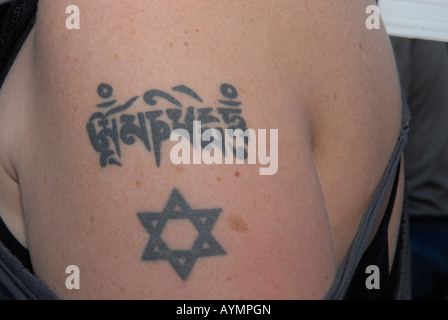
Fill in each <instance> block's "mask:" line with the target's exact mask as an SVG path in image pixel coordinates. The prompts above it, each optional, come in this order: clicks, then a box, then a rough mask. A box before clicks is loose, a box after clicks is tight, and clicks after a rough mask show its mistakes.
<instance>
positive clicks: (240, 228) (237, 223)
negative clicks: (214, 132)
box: [227, 214, 249, 233]
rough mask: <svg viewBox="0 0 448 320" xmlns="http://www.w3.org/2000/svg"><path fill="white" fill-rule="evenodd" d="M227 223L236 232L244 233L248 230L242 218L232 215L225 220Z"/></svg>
mask: <svg viewBox="0 0 448 320" xmlns="http://www.w3.org/2000/svg"><path fill="white" fill-rule="evenodd" d="M227 222H228V223H229V225H230V228H231V229H232V230H234V231H236V232H239V233H244V232H247V231H248V230H249V227H248V225H247V223H246V221H244V219H243V218H241V217H238V216H235V215H233V214H231V215H230V216H229V217H228V218H227Z"/></svg>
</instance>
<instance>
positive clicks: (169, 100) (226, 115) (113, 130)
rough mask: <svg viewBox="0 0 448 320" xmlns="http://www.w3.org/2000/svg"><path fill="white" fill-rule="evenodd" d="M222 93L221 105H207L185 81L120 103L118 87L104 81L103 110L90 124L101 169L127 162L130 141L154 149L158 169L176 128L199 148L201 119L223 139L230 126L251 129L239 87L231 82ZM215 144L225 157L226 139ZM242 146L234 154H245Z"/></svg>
mask: <svg viewBox="0 0 448 320" xmlns="http://www.w3.org/2000/svg"><path fill="white" fill-rule="evenodd" d="M219 91H220V93H221V95H222V98H219V99H218V100H217V103H218V104H219V105H220V106H219V107H217V108H211V107H209V106H207V103H206V102H204V101H203V100H202V99H201V97H200V96H199V95H198V94H197V93H196V92H195V91H194V90H193V89H191V88H189V87H187V86H185V85H179V86H176V87H173V88H171V90H169V91H168V92H166V91H162V90H158V89H151V90H148V91H147V92H145V93H144V94H143V95H142V96H135V97H132V98H130V99H129V100H128V101H127V102H125V103H118V102H117V100H115V99H113V98H112V96H113V87H112V86H111V85H109V84H107V83H102V84H100V85H99V86H98V89H97V92H98V96H99V97H100V98H101V99H102V102H101V103H98V104H97V105H96V107H97V108H98V109H99V111H97V112H95V113H94V114H92V116H91V117H90V119H89V121H88V123H87V125H86V128H87V133H88V136H89V139H90V142H91V144H92V147H93V148H94V150H95V151H96V152H97V153H98V154H99V158H100V159H99V162H100V165H101V167H102V168H104V167H107V166H109V165H116V166H122V164H121V162H120V158H121V155H122V152H123V149H124V145H126V146H131V145H134V144H136V143H137V141H139V143H141V144H142V145H143V146H144V148H145V149H146V150H147V151H148V152H154V154H155V160H156V164H157V167H160V162H161V152H162V146H163V142H164V141H169V138H170V134H171V132H172V131H174V130H176V129H184V130H186V132H188V133H189V137H190V142H191V144H193V146H194V141H193V136H194V134H193V130H194V125H193V123H194V122H195V121H200V123H201V124H202V125H205V126H202V127H201V134H202V133H203V132H205V131H206V130H208V129H215V130H218V131H219V132H220V133H221V137H225V130H226V129H232V130H237V129H241V130H242V131H243V132H244V131H246V129H247V126H246V121H245V119H244V118H243V117H242V108H241V105H242V103H241V102H240V101H238V91H237V89H236V88H235V87H234V86H233V85H231V84H222V85H221V86H220V90H219ZM137 104H144V106H145V107H147V108H148V111H146V112H137V113H135V112H134V113H133V112H132V107H133V106H135V105H137ZM140 110H141V108H140ZM212 142H213V143H214V144H216V145H217V146H218V147H219V148H220V149H221V150H222V152H223V154H224V155H225V153H226V152H228V151H227V150H228V148H226V146H225V139H221V141H219V140H218V139H214V140H213V141H212ZM247 144H248V139H245V140H244V150H243V152H242V153H243V157H244V159H246V158H247V150H246V146H247ZM206 145H207V142H205V141H202V142H201V146H200V147H201V148H202V149H204V148H205V147H206ZM194 147H197V146H194ZM237 149H238V148H236V147H232V149H231V150H230V152H233V155H232V156H235V157H237V155H239V154H241V153H240V151H239V150H237Z"/></svg>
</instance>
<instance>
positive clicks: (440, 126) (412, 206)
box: [391, 37, 448, 218]
mask: <svg viewBox="0 0 448 320" xmlns="http://www.w3.org/2000/svg"><path fill="white" fill-rule="evenodd" d="M391 41H392V45H393V47H394V51H395V56H396V60H397V65H398V70H399V73H400V81H401V85H402V89H403V92H404V93H405V94H406V96H407V102H408V104H409V108H410V110H411V114H412V130H411V132H410V133H409V141H408V145H407V148H406V188H407V190H406V191H407V194H408V197H409V216H410V217H425V216H431V217H447V218H448V125H447V124H446V122H447V120H448V47H447V46H446V43H444V42H436V41H427V40H417V39H406V38H396V37H393V38H392V39H391Z"/></svg>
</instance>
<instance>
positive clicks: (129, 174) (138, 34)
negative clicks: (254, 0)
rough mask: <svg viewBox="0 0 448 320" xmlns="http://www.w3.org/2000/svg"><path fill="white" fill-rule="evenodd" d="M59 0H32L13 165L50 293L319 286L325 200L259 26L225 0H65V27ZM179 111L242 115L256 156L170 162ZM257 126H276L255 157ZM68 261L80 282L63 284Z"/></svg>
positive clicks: (316, 291)
mask: <svg viewBox="0 0 448 320" xmlns="http://www.w3.org/2000/svg"><path fill="white" fill-rule="evenodd" d="M50 2H51V4H50ZM69 2H70V3H69ZM69 2H66V1H58V2H57V4H56V3H55V2H54V1H41V3H40V10H39V15H38V23H37V26H36V30H35V31H36V32H35V38H34V50H35V61H36V64H35V65H34V70H33V72H34V75H35V88H34V90H35V104H34V106H33V109H32V110H31V111H30V115H29V119H30V121H29V126H30V127H29V128H28V132H29V135H28V136H27V141H26V148H24V150H26V151H24V152H23V156H22V160H21V162H20V165H19V166H18V171H19V176H20V177H19V179H20V183H21V192H22V198H23V203H24V210H25V215H26V221H27V233H28V244H29V248H30V251H31V256H32V261H33V265H34V268H35V271H36V274H37V275H38V276H39V277H40V278H42V279H43V280H44V282H45V283H47V284H48V285H49V286H50V288H52V289H53V290H54V291H55V292H56V293H57V294H58V295H59V296H60V297H62V298H71V297H76V298H79V297H81V298H162V299H163V298H170V299H172V298H186V299H190V298H191V299H195V298H212V299H214V298H230V299H232V298H246V299H257V298H306V297H310V298H320V297H323V296H324V295H325V293H326V290H328V288H329V286H330V284H331V280H332V277H333V273H334V268H335V265H334V256H333V254H334V253H333V247H332V241H331V236H330V230H329V225H328V217H327V213H326V207H325V201H324V200H323V195H322V190H321V187H320V183H319V178H318V174H317V169H316V164H315V161H314V158H313V153H312V143H311V137H310V134H309V127H308V123H307V119H308V118H307V117H308V115H307V112H306V108H305V107H301V106H304V105H306V101H305V98H301V97H300V96H299V95H298V94H297V93H295V92H294V91H291V90H290V89H289V86H291V83H288V82H287V81H285V79H284V78H283V77H284V75H285V74H287V72H288V67H289V65H288V64H287V63H286V62H284V61H281V60H280V59H276V57H277V54H279V52H278V51H279V49H278V48H277V46H278V44H279V42H277V41H279V40H278V37H277V35H276V34H275V30H273V29H272V26H263V25H262V24H256V23H253V21H252V19H249V18H248V13H249V12H251V10H250V8H245V7H244V6H241V8H239V10H240V11H238V12H237V10H236V6H238V5H237V4H222V3H221V2H216V3H215V6H212V5H207V4H204V3H202V2H201V3H196V4H195V5H191V6H186V5H185V4H182V3H177V2H174V1H173V2H170V3H169V4H167V3H166V2H154V4H151V5H149V4H148V3H147V2H146V1H135V3H134V2H133V5H132V6H131V5H129V4H126V3H125V2H120V3H118V2H116V3H113V5H110V6H107V7H105V6H103V5H100V4H97V3H96V2H95V3H92V1H77V4H78V5H79V8H80V11H81V19H82V20H81V28H80V29H79V30H67V29H66V28H65V19H66V17H67V15H66V14H65V7H66V6H68V5H69V4H72V2H73V1H69ZM175 3H176V5H178V6H179V9H178V8H177V7H176V6H175ZM226 6H228V7H226ZM87 8H88V9H87ZM255 18H256V17H255ZM246 19H247V21H246ZM218 21H219V23H217V22H218ZM238 24H241V25H238ZM242 27H244V28H247V29H242ZM251 28H252V29H253V30H252V29H251ZM288 59H291V57H289V56H287V57H285V60H288ZM291 77H294V75H292V76H291ZM289 80H292V81H291V82H292V83H293V85H299V84H300V79H298V80H297V79H295V78H293V79H289ZM106 84H107V85H106ZM225 84H228V85H231V86H223V85H225ZM181 86H182V87H181ZM185 88H188V89H190V90H192V91H194V94H193V93H192V91H189V90H187V89H185ZM221 100H227V101H232V102H240V104H238V103H235V104H234V105H229V104H225V103H223V102H222V101H221ZM109 102H110V104H104V103H109ZM114 108H117V109H114ZM192 121H201V125H202V127H204V128H205V127H210V128H216V129H218V131H215V133H216V132H221V133H222V132H225V131H224V130H225V129H229V128H230V129H232V128H233V129H235V128H241V129H249V128H251V129H254V133H255V136H253V137H251V139H254V140H255V141H257V144H256V148H254V149H253V150H249V149H248V150H249V152H253V151H255V153H253V155H254V156H255V159H256V163H255V164H248V163H247V162H248V161H247V160H246V163H245V164H235V163H234V164H221V165H219V164H211V165H209V164H204V163H202V164H183V165H175V164H174V163H173V162H175V161H173V150H176V149H174V148H175V147H176V146H179V145H178V143H177V142H176V141H169V140H170V139H169V135H170V133H171V132H172V131H173V130H174V129H175V128H183V129H186V130H187V132H188V133H193V131H192ZM263 129H264V130H266V132H267V136H268V138H269V133H270V132H274V131H273V130H278V141H275V139H274V140H271V144H268V145H267V154H268V155H269V152H270V155H271V163H269V164H262V163H260V161H261V160H262V157H261V156H262V154H263V152H266V151H265V150H263V148H262V146H263V142H264V141H263ZM220 130H221V131H220ZM222 137H225V134H224V136H222ZM268 140H269V139H268ZM226 142H227V143H228V142H230V140H228V141H226ZM187 145H189V144H187ZM206 145H209V147H211V144H209V143H207V142H204V146H206ZM218 145H221V146H222V145H223V144H219V143H217V144H216V145H214V146H215V147H214V148H215V150H219V148H218V147H217V146H218ZM246 148H248V146H246ZM185 150H187V149H185ZM190 150H191V154H193V152H197V151H198V150H199V151H200V150H201V149H200V148H197V149H195V148H193V147H192V146H191V149H190ZM276 153H277V156H278V157H277V158H276V159H275V154H276ZM174 156H175V155H174ZM205 156H206V154H205V153H204V151H203V152H202V159H201V160H202V162H204V157H205ZM191 158H192V157H191ZM230 159H233V161H234V162H235V161H236V160H235V159H236V158H235V157H234V156H232V154H230ZM274 162H277V163H274ZM270 165H271V166H274V167H275V166H278V168H277V170H274V171H273V173H274V172H275V174H273V175H261V174H260V170H259V169H260V167H267V166H270ZM69 265H76V266H78V267H79V268H80V275H81V288H80V290H67V288H66V287H65V279H66V277H67V274H66V273H65V269H66V267H67V266H69Z"/></svg>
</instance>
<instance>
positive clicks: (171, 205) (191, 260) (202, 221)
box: [137, 189, 226, 281]
mask: <svg viewBox="0 0 448 320" xmlns="http://www.w3.org/2000/svg"><path fill="white" fill-rule="evenodd" d="M221 210H222V209H220V208H217V209H192V208H191V207H190V206H189V205H188V203H187V202H186V201H185V199H184V198H183V197H182V195H181V194H180V192H179V191H178V190H177V189H174V190H173V191H172V193H171V196H170V198H169V200H168V202H167V204H166V205H165V208H164V209H163V211H162V212H139V213H138V214H137V215H138V218H139V219H140V222H141V223H142V225H143V226H144V228H145V229H146V230H147V231H148V233H149V235H150V239H149V242H148V244H147V246H146V248H145V250H144V252H143V255H142V260H143V261H158V260H166V261H168V262H169V263H170V264H171V266H172V267H173V269H174V270H175V271H176V272H177V274H178V275H179V277H180V278H181V279H182V280H184V281H185V280H187V278H188V276H189V275H190V273H191V271H192V269H193V267H194V265H195V263H196V260H198V259H199V258H203V257H211V256H219V255H225V254H226V252H225V251H224V249H223V248H222V247H221V245H220V244H219V243H218V241H217V240H216V239H215V238H214V237H213V235H212V234H211V231H212V228H213V226H214V224H215V222H216V220H217V219H218V217H219V214H220V213H221ZM175 219H188V220H190V221H191V223H192V224H193V225H194V227H195V228H196V230H197V232H198V237H197V238H196V240H195V241H194V243H193V245H192V248H191V249H190V250H172V249H170V248H169V246H168V245H167V244H166V243H165V241H164V240H163V239H162V236H161V235H162V232H163V230H164V228H165V226H166V225H167V222H168V221H169V220H175Z"/></svg>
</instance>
